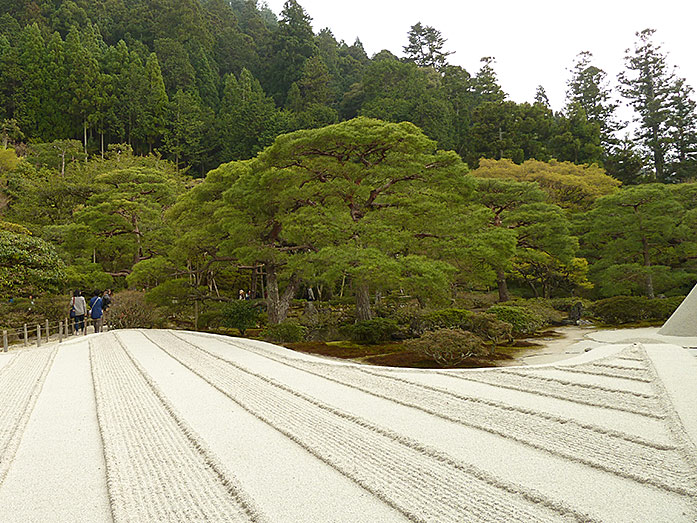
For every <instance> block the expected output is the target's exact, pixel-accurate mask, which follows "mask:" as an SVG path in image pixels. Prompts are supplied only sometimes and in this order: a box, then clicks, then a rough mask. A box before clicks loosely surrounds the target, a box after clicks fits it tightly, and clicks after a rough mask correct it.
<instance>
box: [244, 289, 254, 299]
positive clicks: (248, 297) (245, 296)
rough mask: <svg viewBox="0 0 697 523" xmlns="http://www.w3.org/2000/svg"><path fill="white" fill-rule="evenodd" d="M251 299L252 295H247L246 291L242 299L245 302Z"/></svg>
mask: <svg viewBox="0 0 697 523" xmlns="http://www.w3.org/2000/svg"><path fill="white" fill-rule="evenodd" d="M251 298H252V295H251V294H249V291H247V292H245V293H244V299H245V300H249V299H251Z"/></svg>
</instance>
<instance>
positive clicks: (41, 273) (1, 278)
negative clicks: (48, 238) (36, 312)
mask: <svg viewBox="0 0 697 523" xmlns="http://www.w3.org/2000/svg"><path fill="white" fill-rule="evenodd" d="M64 279H65V264H64V263H63V261H62V260H61V259H60V258H59V257H58V254H57V253H56V251H55V249H54V248H53V246H51V245H50V244H49V243H47V242H45V241H43V240H42V239H40V238H35V237H33V236H31V235H29V234H23V233H20V232H12V231H8V230H1V229H0V296H2V297H3V298H5V299H7V298H12V297H17V296H29V295H36V294H39V293H42V292H47V291H49V292H50V291H53V292H55V291H57V290H59V289H60V288H61V286H62V284H63V282H64Z"/></svg>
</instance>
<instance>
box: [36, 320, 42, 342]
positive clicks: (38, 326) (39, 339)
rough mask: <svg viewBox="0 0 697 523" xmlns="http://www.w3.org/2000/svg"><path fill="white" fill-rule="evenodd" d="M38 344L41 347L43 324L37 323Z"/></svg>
mask: <svg viewBox="0 0 697 523" xmlns="http://www.w3.org/2000/svg"><path fill="white" fill-rule="evenodd" d="M36 346H37V347H41V325H39V324H38V323H37V324H36Z"/></svg>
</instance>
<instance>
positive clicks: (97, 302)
mask: <svg viewBox="0 0 697 523" xmlns="http://www.w3.org/2000/svg"><path fill="white" fill-rule="evenodd" d="M102 316H104V310H103V309H102V297H101V296H100V292H99V291H95V292H94V296H93V297H92V299H91V300H90V318H92V324H93V325H94V332H102Z"/></svg>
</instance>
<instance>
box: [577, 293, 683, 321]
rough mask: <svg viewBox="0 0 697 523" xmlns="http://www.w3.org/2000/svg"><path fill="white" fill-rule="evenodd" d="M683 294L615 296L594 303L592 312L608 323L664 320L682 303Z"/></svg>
mask: <svg viewBox="0 0 697 523" xmlns="http://www.w3.org/2000/svg"><path fill="white" fill-rule="evenodd" d="M683 299H684V297H683V296H671V297H670V298H647V297H646V296H613V297H612V298H607V299H605V300H599V301H596V302H595V303H593V304H592V306H591V308H590V312H591V314H592V315H593V316H594V317H595V318H597V319H598V320H600V321H601V322H603V323H606V324H608V325H622V324H624V323H633V322H637V321H664V320H666V319H668V318H669V317H670V315H671V314H673V311H675V309H676V308H677V307H678V305H680V303H681V302H682V300H683Z"/></svg>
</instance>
